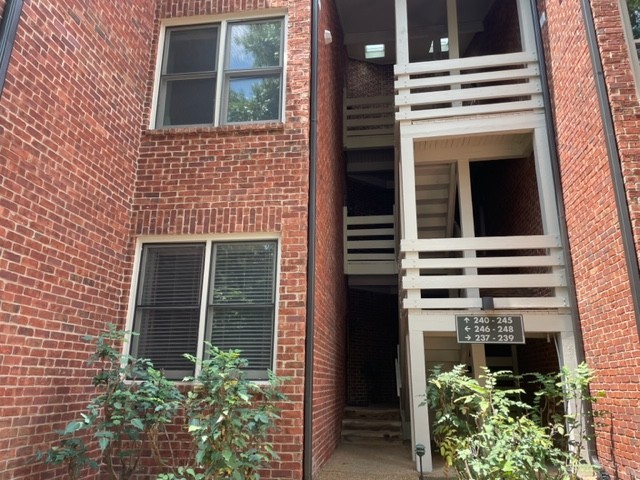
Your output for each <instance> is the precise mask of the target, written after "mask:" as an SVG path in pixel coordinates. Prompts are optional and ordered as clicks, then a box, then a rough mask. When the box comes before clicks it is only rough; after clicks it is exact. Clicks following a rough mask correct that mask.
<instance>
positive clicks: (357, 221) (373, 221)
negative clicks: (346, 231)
mask: <svg viewBox="0 0 640 480" xmlns="http://www.w3.org/2000/svg"><path fill="white" fill-rule="evenodd" d="M385 223H388V224H390V225H393V224H394V223H395V220H394V218H393V215H367V216H359V217H353V216H348V217H347V225H380V224H385Z"/></svg>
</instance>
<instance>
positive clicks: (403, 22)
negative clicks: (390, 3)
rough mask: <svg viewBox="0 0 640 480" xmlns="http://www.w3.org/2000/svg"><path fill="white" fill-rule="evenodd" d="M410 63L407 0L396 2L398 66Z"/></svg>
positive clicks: (397, 0)
mask: <svg viewBox="0 0 640 480" xmlns="http://www.w3.org/2000/svg"><path fill="white" fill-rule="evenodd" d="M408 63H409V22H408V19H407V0H396V64H398V65H406V64H408Z"/></svg>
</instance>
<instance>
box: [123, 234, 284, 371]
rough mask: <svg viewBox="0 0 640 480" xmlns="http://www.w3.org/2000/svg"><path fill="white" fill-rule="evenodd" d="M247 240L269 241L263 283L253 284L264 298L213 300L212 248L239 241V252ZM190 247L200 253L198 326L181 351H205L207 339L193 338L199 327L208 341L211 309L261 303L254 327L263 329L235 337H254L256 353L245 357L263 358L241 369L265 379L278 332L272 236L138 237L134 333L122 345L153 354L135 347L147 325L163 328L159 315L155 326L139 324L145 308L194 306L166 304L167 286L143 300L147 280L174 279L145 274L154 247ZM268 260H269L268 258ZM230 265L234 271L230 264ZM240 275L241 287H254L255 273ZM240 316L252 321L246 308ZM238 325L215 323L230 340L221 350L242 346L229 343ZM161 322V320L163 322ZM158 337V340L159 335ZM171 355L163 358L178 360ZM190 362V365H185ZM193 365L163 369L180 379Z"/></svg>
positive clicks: (214, 266)
mask: <svg viewBox="0 0 640 480" xmlns="http://www.w3.org/2000/svg"><path fill="white" fill-rule="evenodd" d="M248 245H257V246H263V247H266V246H268V247H269V249H268V252H269V254H270V255H271V257H272V258H271V259H269V261H268V262H267V263H264V264H261V266H262V268H263V270H264V271H265V272H266V276H265V280H264V282H265V283H266V284H267V286H266V288H265V287H264V285H263V286H262V288H260V287H259V288H258V293H259V294H263V295H264V294H265V293H266V298H267V299H268V300H269V301H264V302H262V303H260V302H254V301H248V302H216V301H215V300H214V291H215V289H216V288H217V285H218V284H217V283H216V282H217V281H216V279H215V275H216V269H217V268H222V267H219V262H218V257H217V248H219V247H220V246H226V247H227V248H228V249H229V250H230V251H231V252H233V249H234V247H239V249H238V252H240V253H239V254H237V255H239V256H242V252H241V249H242V248H246V246H248ZM189 248H192V249H194V251H195V250H196V249H197V248H201V249H202V259H201V262H202V265H201V269H200V273H199V275H200V277H199V280H200V281H199V291H198V292H197V299H198V305H197V320H196V327H197V329H198V335H197V338H196V339H195V340H192V341H193V344H192V351H188V352H182V353H190V354H192V355H194V356H198V355H199V353H200V351H201V352H202V356H205V357H206V354H207V347H206V345H202V346H200V345H199V344H198V343H199V341H200V338H201V337H200V335H201V334H202V332H204V341H205V342H208V341H209V340H210V339H211V338H212V328H213V329H215V327H214V326H213V324H214V318H215V315H216V313H217V312H216V309H220V310H224V309H227V310H229V309H233V310H236V311H238V310H239V311H244V312H247V311H251V310H253V311H255V310H260V309H262V310H263V311H264V310H265V309H266V310H268V312H267V315H266V316H264V317H263V318H259V320H261V322H262V323H260V321H259V322H258V329H259V328H263V329H264V330H258V333H259V334H260V335H256V336H255V337H253V336H251V337H247V339H246V340H245V341H244V342H243V341H242V340H243V339H240V338H239V339H237V342H240V343H244V344H245V345H247V344H254V343H256V342H258V343H259V346H258V348H259V353H258V354H256V353H255V352H254V353H250V354H248V357H249V358H252V357H253V358H255V359H256V361H258V362H260V361H262V363H261V364H260V366H259V367H260V368H252V365H251V364H250V365H249V367H248V368H247V369H246V371H245V373H246V374H247V377H248V378H249V379H251V380H255V381H261V380H267V379H268V371H269V370H274V368H275V351H276V348H275V347H276V334H277V331H276V329H277V289H278V283H279V268H278V261H279V242H278V240H277V239H273V238H267V239H246V240H224V239H213V240H202V241H192V242H189V241H184V242H153V241H148V242H144V243H142V245H141V249H140V254H139V255H140V259H139V264H138V265H137V274H138V278H137V284H136V287H135V292H134V293H133V299H134V303H133V306H132V314H131V330H132V331H133V332H135V335H134V336H133V337H132V339H131V342H130V345H129V346H128V347H127V350H128V352H129V353H130V354H131V355H133V356H137V355H138V354H140V356H143V357H151V360H152V361H153V360H154V358H153V354H152V355H145V352H144V350H143V351H142V352H141V348H143V349H144V348H145V347H140V345H144V344H145V342H147V341H148V340H147V338H141V337H143V336H144V335H146V332H148V331H150V330H149V329H153V328H160V329H161V328H163V324H162V319H160V320H159V321H160V324H159V325H155V326H148V325H143V322H144V320H143V317H144V316H145V314H146V313H147V312H149V311H152V312H159V311H161V310H162V309H165V310H166V309H169V310H171V309H172V308H174V309H178V310H179V309H180V308H182V311H184V309H185V308H187V307H189V308H196V307H195V303H194V304H193V305H190V306H185V305H179V306H176V305H174V304H170V305H169V304H166V305H165V303H170V301H169V300H168V299H167V296H166V292H164V293H165V296H163V297H162V298H160V299H159V300H158V299H156V302H155V303H149V302H148V301H146V300H145V299H146V298H148V297H149V294H148V292H147V289H149V288H150V287H149V285H153V286H154V287H155V286H157V285H165V286H166V285H170V286H174V285H173V284H172V283H171V281H172V280H173V279H172V278H170V277H168V281H167V278H159V277H154V278H153V279H151V280H150V278H149V277H148V275H150V274H152V273H150V269H152V268H154V265H152V264H151V263H150V260H149V259H150V258H154V257H153V252H154V251H156V252H157V251H162V250H164V251H165V252H170V251H171V250H172V249H175V250H176V251H179V250H181V249H189ZM232 255H233V253H232ZM265 258H268V256H266V257H265ZM207 262H208V264H207ZM269 262H271V263H270V264H269ZM228 265H231V266H232V267H233V264H228ZM228 265H227V266H228ZM250 265H252V264H249V263H247V266H248V267H249V266H250ZM265 266H266V267H265ZM232 271H235V269H234V270H232ZM247 271H249V270H247ZM245 278H248V280H247V282H248V283H249V287H246V288H249V289H250V288H251V285H254V287H255V281H256V278H258V280H259V277H255V276H254V277H252V276H251V275H249V276H248V277H244V276H243V277H242V279H245ZM219 281H220V280H218V282H219ZM252 282H253V283H252ZM240 283H241V282H240ZM176 285H178V286H182V285H184V284H183V283H179V284H176ZM223 285H224V284H223ZM230 285H231V287H232V288H237V285H234V284H230ZM154 292H155V290H153V291H152V293H154ZM158 292H163V291H162V289H161V288H158ZM245 294H246V292H245ZM152 296H153V295H152ZM240 318H242V319H243V321H244V320H245V319H246V324H247V325H250V324H251V321H252V320H254V318H252V317H251V313H249V314H248V315H247V316H246V317H243V315H242V314H241V315H240ZM265 319H267V320H265ZM241 325H242V329H238V328H237V324H236V326H233V325H232V326H233V327H234V331H235V333H234V331H229V332H227V331H225V330H224V329H220V328H218V329H216V330H215V332H216V334H218V336H220V335H222V337H225V338H226V337H230V338H231V344H229V341H227V345H219V346H220V347H221V348H223V349H224V350H228V349H231V348H233V349H237V348H240V349H241V348H242V347H236V346H234V345H233V342H234V338H233V336H234V335H238V332H240V334H242V333H243V330H244V329H245V324H244V323H242V324H241ZM164 326H166V323H165V324H164ZM192 326H193V325H192ZM253 327H254V329H253V330H252V329H251V328H249V327H247V328H248V331H250V332H253V334H255V331H256V330H255V325H253ZM226 328H229V327H226ZM258 338H259V339H258ZM160 340H162V338H161V339H160ZM260 342H261V343H260ZM198 347H201V348H198ZM155 348H156V349H159V348H161V347H155ZM153 350H154V347H153V346H152V347H151V351H153ZM265 352H266V353H265ZM156 355H157V353H156ZM256 355H257V357H256ZM175 359H176V357H175V354H174V357H173V359H171V358H169V359H168V360H167V362H166V363H165V364H167V363H171V364H173V365H177V363H179V362H177V363H176V360H175ZM155 363H156V364H157V365H156V366H157V367H158V368H160V369H162V368H163V366H162V364H163V362H162V361H160V359H159V358H157V357H156V362H155ZM267 363H268V365H267ZM189 367H191V366H190V365H189ZM195 371H197V369H196V370H194V369H193V368H190V370H188V371H187V370H184V369H176V368H170V369H165V373H166V374H167V376H168V378H170V379H172V380H181V379H182V378H184V377H185V376H192V375H193V374H194V373H195Z"/></svg>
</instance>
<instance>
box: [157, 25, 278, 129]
mask: <svg viewBox="0 0 640 480" xmlns="http://www.w3.org/2000/svg"><path fill="white" fill-rule="evenodd" d="M268 23H278V24H279V33H280V48H279V52H278V65H269V66H263V67H254V68H249V69H246V70H239V69H230V68H228V67H229V59H230V57H231V50H230V46H231V43H232V42H231V32H232V30H233V27H234V26H239V25H254V24H268ZM207 27H210V28H217V42H216V45H215V46H213V45H212V48H215V49H216V68H215V70H214V71H208V72H192V73H183V74H178V75H176V74H167V73H166V68H167V57H168V52H169V50H170V48H171V44H170V42H171V36H172V33H173V32H178V31H187V30H190V29H192V30H193V29H203V28H207ZM285 43H286V22H285V16H284V15H277V16H270V17H256V18H243V19H229V20H221V21H218V22H209V23H196V24H188V25H170V26H166V27H165V30H164V42H163V45H162V50H161V54H160V65H159V81H158V88H157V93H156V96H155V99H154V101H155V118H154V128H157V129H162V128H190V127H201V126H208V127H216V126H221V125H243V124H256V123H270V122H282V121H283V117H284V102H283V98H284V90H285V88H284V87H285V85H284V82H285V71H284V70H285V69H284V64H285V62H284V52H285ZM177 78H182V79H184V80H195V79H205V78H206V79H214V82H215V91H214V93H213V97H212V98H208V97H207V98H206V99H205V100H204V101H206V102H210V103H211V104H212V105H213V107H212V108H213V120H212V122H206V123H201V122H193V123H175V124H174V123H166V115H165V113H166V109H167V83H168V82H170V81H172V80H175V79H177ZM264 78H272V79H276V81H277V83H278V92H277V99H275V102H276V103H277V114H276V115H275V116H274V118H264V119H249V120H238V121H229V120H228V113H229V96H230V93H229V92H230V84H231V82H232V81H233V80H238V79H264Z"/></svg>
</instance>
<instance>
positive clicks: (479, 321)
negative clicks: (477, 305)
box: [456, 315, 524, 343]
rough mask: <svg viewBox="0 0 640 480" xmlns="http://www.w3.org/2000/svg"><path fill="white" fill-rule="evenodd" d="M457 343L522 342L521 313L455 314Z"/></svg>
mask: <svg viewBox="0 0 640 480" xmlns="http://www.w3.org/2000/svg"><path fill="white" fill-rule="evenodd" d="M456 334H457V337H458V343H524V323H523V321H522V315H456Z"/></svg>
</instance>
